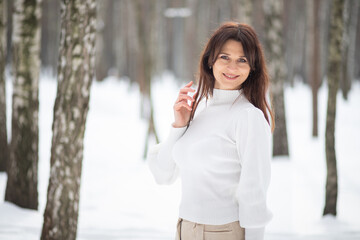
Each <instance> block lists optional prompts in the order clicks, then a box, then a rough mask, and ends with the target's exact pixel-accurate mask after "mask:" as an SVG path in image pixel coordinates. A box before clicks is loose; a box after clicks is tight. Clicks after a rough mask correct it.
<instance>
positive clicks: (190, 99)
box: [176, 94, 194, 103]
mask: <svg viewBox="0 0 360 240" xmlns="http://www.w3.org/2000/svg"><path fill="white" fill-rule="evenodd" d="M184 100H185V101H187V100H189V101H191V102H193V101H194V98H192V97H191V96H189V95H186V94H180V95H179V96H178V98H177V100H176V103H177V102H181V101H184Z"/></svg>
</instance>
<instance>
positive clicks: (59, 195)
mask: <svg viewBox="0 0 360 240" xmlns="http://www.w3.org/2000/svg"><path fill="white" fill-rule="evenodd" d="M95 38H96V1H95V0H73V1H68V0H63V1H62V2H61V36H60V49H59V53H60V54H59V58H58V88H57V95H56V100H55V106H54V120H53V125H52V131H53V137H52V146H51V166H50V180H49V186H48V193H47V203H46V208H45V212H44V224H43V229H42V234H41V239H58V240H63V239H67V240H75V239H76V233H77V223H78V215H79V198H80V179H81V168H82V159H83V142H84V132H85V123H86V118H87V113H88V109H89V96H90V87H91V83H92V80H93V78H94V72H93V69H94V66H95Z"/></svg>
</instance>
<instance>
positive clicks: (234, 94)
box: [208, 88, 243, 105]
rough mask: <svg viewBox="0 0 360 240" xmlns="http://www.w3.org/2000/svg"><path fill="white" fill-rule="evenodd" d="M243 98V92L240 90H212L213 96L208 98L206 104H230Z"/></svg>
mask: <svg viewBox="0 0 360 240" xmlns="http://www.w3.org/2000/svg"><path fill="white" fill-rule="evenodd" d="M242 97H243V91H242V89H240V90H223V89H216V88H214V89H213V96H212V97H209V99H208V104H209V105H214V104H227V103H229V104H232V103H234V101H235V100H236V99H237V98H242Z"/></svg>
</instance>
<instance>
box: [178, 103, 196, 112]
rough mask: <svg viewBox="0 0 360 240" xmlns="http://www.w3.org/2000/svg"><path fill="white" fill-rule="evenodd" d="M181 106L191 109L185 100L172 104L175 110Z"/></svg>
mask: <svg viewBox="0 0 360 240" xmlns="http://www.w3.org/2000/svg"><path fill="white" fill-rule="evenodd" d="M181 108H185V109H186V110H189V111H191V110H192V108H191V107H190V106H189V104H187V103H185V102H179V103H177V104H175V105H174V109H175V110H176V111H179V110H180V109H181Z"/></svg>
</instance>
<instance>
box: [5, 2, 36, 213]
mask: <svg viewBox="0 0 360 240" xmlns="http://www.w3.org/2000/svg"><path fill="white" fill-rule="evenodd" d="M40 4H41V0H37V1H30V0H16V1H15V4H14V13H13V14H14V15H13V24H14V25H13V36H12V41H13V42H12V56H13V74H14V82H13V100H12V126H11V133H12V135H11V145H10V158H9V162H8V163H9V164H8V181H7V185H6V193H5V201H9V202H12V203H14V204H16V205H18V206H20V207H24V208H30V209H37V207H38V191H37V182H38V179H37V178H38V141H39V136H38V135H39V129H38V112H39V87H38V85H39V71H40V15H41V8H40Z"/></svg>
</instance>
